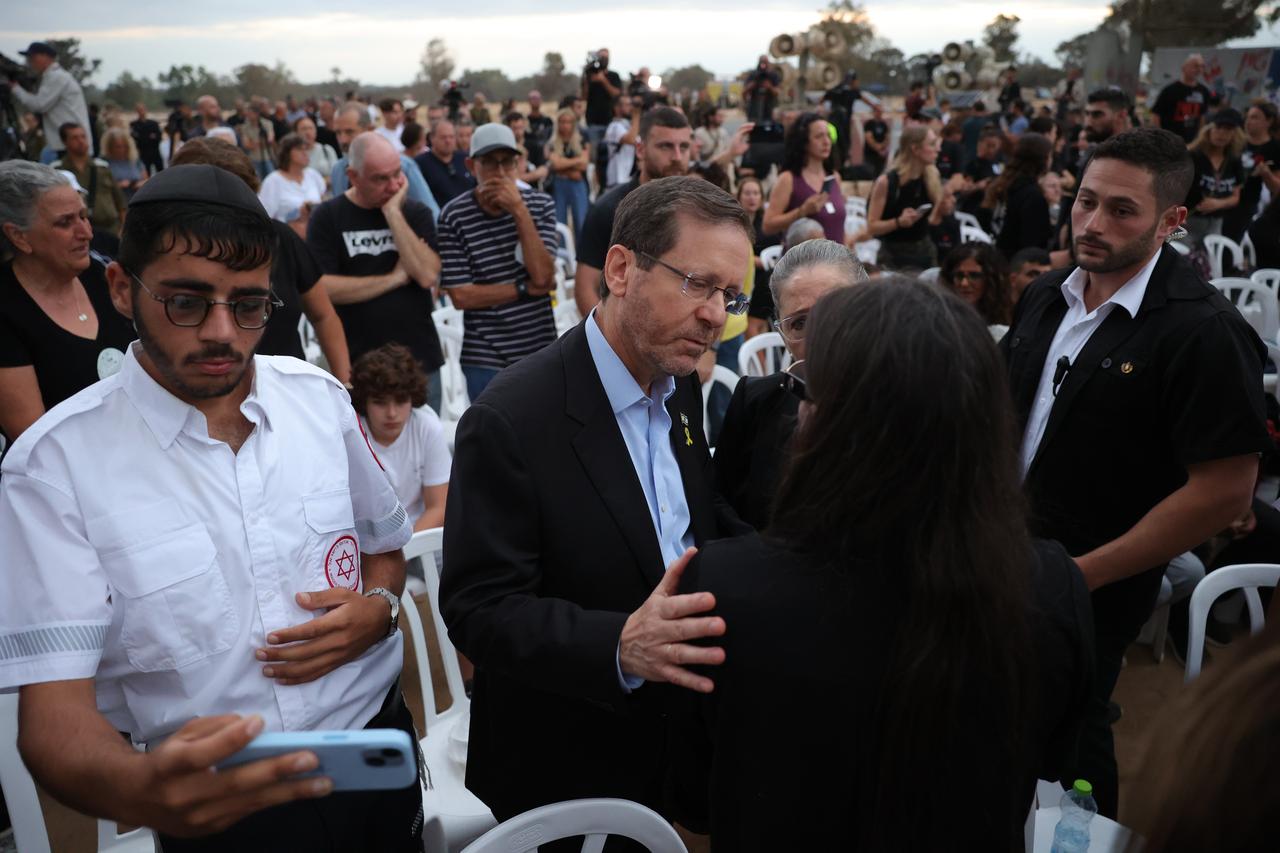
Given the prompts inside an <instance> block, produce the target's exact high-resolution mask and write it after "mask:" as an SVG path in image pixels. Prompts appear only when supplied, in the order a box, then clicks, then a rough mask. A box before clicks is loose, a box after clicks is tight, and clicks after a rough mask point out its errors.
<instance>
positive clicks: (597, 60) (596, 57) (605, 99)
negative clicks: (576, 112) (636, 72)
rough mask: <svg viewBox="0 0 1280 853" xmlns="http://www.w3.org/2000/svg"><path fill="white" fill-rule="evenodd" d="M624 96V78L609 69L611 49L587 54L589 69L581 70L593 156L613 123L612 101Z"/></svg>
mask: <svg viewBox="0 0 1280 853" xmlns="http://www.w3.org/2000/svg"><path fill="white" fill-rule="evenodd" d="M621 94H622V78H621V77H619V76H618V73H617V72H616V71H610V70H609V48H607V47H602V48H600V49H599V50H597V51H596V52H595V53H589V54H587V67H586V68H584V69H582V97H584V98H585V99H586V101H587V141H588V142H590V143H591V146H592V151H593V153H594V149H595V146H597V145H599V144H600V140H602V139H604V132H605V130H606V129H607V128H608V126H609V122H610V121H612V120H613V99H614V98H616V97H618V96H619V95H621Z"/></svg>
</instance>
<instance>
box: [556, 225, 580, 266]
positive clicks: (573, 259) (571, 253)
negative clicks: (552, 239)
mask: <svg viewBox="0 0 1280 853" xmlns="http://www.w3.org/2000/svg"><path fill="white" fill-rule="evenodd" d="M556 234H557V235H558V236H559V237H560V247H559V248H558V249H557V250H556V256H557V257H560V258H564V261H565V273H566V274H567V275H568V277H569V278H573V274H574V273H575V272H577V270H578V251H577V248H576V247H575V245H574V242H573V232H572V231H570V230H569V226H568V225H566V224H564V223H563V222H557V223H556Z"/></svg>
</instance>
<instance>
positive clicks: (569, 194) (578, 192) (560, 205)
mask: <svg viewBox="0 0 1280 853" xmlns="http://www.w3.org/2000/svg"><path fill="white" fill-rule="evenodd" d="M551 194H552V195H553V196H555V200H556V221H557V222H562V223H564V224H565V225H569V224H572V225H573V235H574V237H575V238H577V239H579V240H580V239H582V223H583V221H584V220H585V219H586V218H587V179H586V178H582V179H581V180H577V181H570V180H567V179H565V178H561V177H557V178H556V179H555V181H554V182H552V184H551ZM570 208H572V212H573V222H572V223H570V222H569V220H568V219H567V218H566V216H567V215H568V213H569V212H570Z"/></svg>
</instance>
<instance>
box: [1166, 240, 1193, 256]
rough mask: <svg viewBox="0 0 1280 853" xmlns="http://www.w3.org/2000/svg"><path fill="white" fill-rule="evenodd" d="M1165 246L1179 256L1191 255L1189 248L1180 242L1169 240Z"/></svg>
mask: <svg viewBox="0 0 1280 853" xmlns="http://www.w3.org/2000/svg"><path fill="white" fill-rule="evenodd" d="M1165 245H1166V246H1168V247H1169V248H1170V249H1173V250H1174V251H1175V252H1177V253H1178V254H1179V255H1184V256H1185V255H1189V254H1191V247H1190V246H1188V245H1187V244H1186V243H1184V242H1182V241H1181V240H1171V241H1169V242H1168V243H1165Z"/></svg>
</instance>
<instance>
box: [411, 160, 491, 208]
mask: <svg viewBox="0 0 1280 853" xmlns="http://www.w3.org/2000/svg"><path fill="white" fill-rule="evenodd" d="M413 162H415V163H417V164H418V169H419V170H420V171H421V172H422V177H423V178H424V179H425V180H426V182H427V186H428V187H430V188H431V194H432V195H433V196H435V199H436V204H438V205H440V206H441V207H444V206H445V205H446V204H448V203H449V202H451V201H453V200H454V199H455V198H457V197H458V196H460V195H462V194H463V193H465V192H470V191H471V190H473V189H475V186H476V179H475V176H474V175H472V174H471V173H470V172H468V171H467V155H465V154H463V153H462V152H461V151H455V152H453V159H451V160H450V161H449V162H448V163H442V162H441V161H440V158H439V157H437V156H436V155H434V154H432V153H431V152H430V151H424V152H422V153H421V154H419V155H418V156H417V157H415V158H414V159H413Z"/></svg>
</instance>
